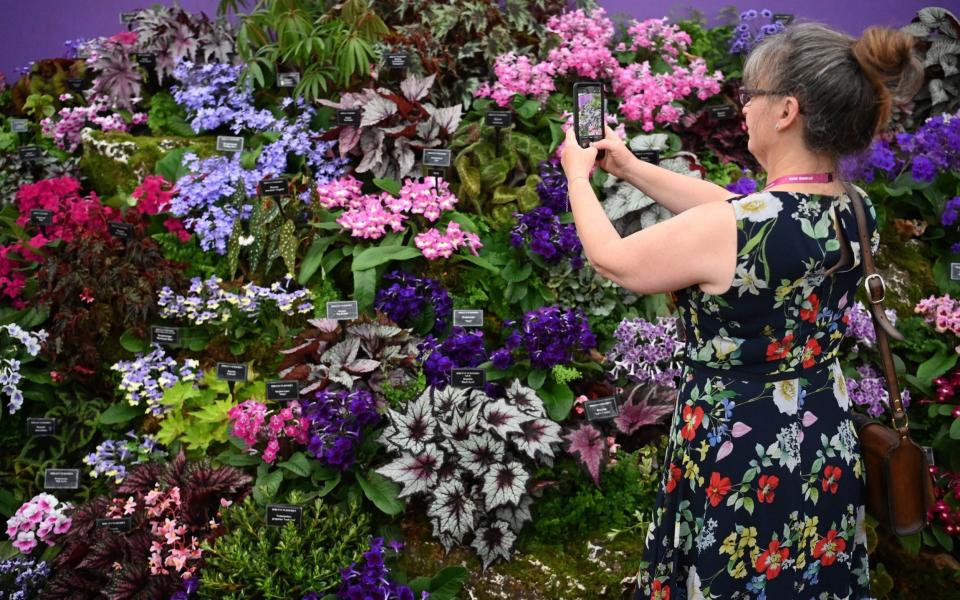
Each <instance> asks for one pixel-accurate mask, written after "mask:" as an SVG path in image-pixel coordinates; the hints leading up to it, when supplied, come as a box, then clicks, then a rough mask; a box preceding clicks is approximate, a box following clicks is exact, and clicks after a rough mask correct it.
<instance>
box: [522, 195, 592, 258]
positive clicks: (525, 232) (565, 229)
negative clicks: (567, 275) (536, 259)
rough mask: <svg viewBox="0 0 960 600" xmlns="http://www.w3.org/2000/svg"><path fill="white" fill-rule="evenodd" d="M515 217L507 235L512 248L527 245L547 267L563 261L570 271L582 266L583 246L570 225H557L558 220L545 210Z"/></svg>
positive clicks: (538, 209) (558, 223)
mask: <svg viewBox="0 0 960 600" xmlns="http://www.w3.org/2000/svg"><path fill="white" fill-rule="evenodd" d="M515 216H516V217H517V220H518V223H517V225H516V226H515V227H514V228H513V229H512V230H511V231H510V244H511V245H512V246H513V247H514V248H519V247H522V246H524V245H527V246H529V248H530V251H531V252H533V253H534V254H537V255H539V256H540V257H542V258H543V259H544V260H545V261H546V262H547V263H550V264H556V263H558V262H560V261H561V260H563V259H565V258H567V259H569V260H570V265H571V266H572V267H573V268H574V269H579V268H580V267H582V266H583V256H582V252H583V245H581V243H580V238H579V237H578V236H577V228H576V226H575V225H574V224H572V223H569V224H566V225H565V224H563V223H561V222H560V217H558V216H557V215H556V214H555V213H554V212H553V210H552V209H550V208H547V207H546V206H541V207H539V208H535V209H533V210H531V211H530V212H528V213H524V214H520V213H516V215H515Z"/></svg>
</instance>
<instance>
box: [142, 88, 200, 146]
mask: <svg viewBox="0 0 960 600" xmlns="http://www.w3.org/2000/svg"><path fill="white" fill-rule="evenodd" d="M147 125H148V126H149V127H150V132H151V133H153V135H179V136H182V137H193V136H195V135H196V132H195V131H194V130H193V127H191V126H190V124H189V123H187V111H185V110H184V108H183V107H182V106H180V105H179V104H177V101H176V100H174V99H173V96H171V95H170V94H169V93H167V92H157V93H156V94H154V95H153V96H152V97H151V98H150V115H149V120H148V121H147Z"/></svg>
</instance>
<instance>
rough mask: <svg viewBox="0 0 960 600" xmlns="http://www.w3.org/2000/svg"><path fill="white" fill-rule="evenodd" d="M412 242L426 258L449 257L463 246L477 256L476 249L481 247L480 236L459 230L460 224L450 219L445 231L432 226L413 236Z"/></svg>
mask: <svg viewBox="0 0 960 600" xmlns="http://www.w3.org/2000/svg"><path fill="white" fill-rule="evenodd" d="M413 243H414V244H416V246H417V248H420V251H421V252H423V256H424V257H425V258H426V259H427V260H436V259H438V258H450V256H451V255H452V254H453V253H454V252H455V251H456V250H458V249H460V248H462V247H464V246H466V247H467V248H469V249H470V252H472V253H473V255H474V256H477V254H478V253H477V250H479V249H480V248H483V244H481V243H480V237H479V236H477V234H475V233H469V232H466V231H463V230H461V229H460V224H459V223H457V222H456V221H451V222H450V223H449V224H448V225H447V230H446V232H445V233H440V230H439V229H437V228H435V227H434V228H431V229H428V230H427V231H425V232H423V233H421V234H420V235H418V236H417V237H416V238H414V240H413Z"/></svg>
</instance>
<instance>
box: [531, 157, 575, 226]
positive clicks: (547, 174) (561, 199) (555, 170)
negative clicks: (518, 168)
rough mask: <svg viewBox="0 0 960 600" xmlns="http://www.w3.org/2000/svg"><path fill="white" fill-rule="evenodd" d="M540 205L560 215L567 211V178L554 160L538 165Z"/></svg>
mask: <svg viewBox="0 0 960 600" xmlns="http://www.w3.org/2000/svg"><path fill="white" fill-rule="evenodd" d="M537 194H538V195H539V196H540V204H541V205H542V206H544V207H546V208H549V209H550V210H552V211H553V212H554V213H555V214H561V213H564V212H567V211H568V210H569V203H568V201H567V177H566V175H564V174H563V170H562V169H561V168H560V162H559V161H558V160H556V159H554V160H545V161H543V162H542V163H540V183H538V184H537Z"/></svg>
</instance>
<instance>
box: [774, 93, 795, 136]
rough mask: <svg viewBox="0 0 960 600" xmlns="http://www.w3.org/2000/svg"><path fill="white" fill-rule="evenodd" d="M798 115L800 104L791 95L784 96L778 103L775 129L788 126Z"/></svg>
mask: <svg viewBox="0 0 960 600" xmlns="http://www.w3.org/2000/svg"><path fill="white" fill-rule="evenodd" d="M799 115H800V104H799V103H798V102H797V99H796V98H794V97H793V96H784V98H783V100H781V103H780V114H779V117H780V118H779V119H778V120H777V129H779V130H783V129H785V128H787V127H789V126H790V125H791V124H792V123H793V122H794V121H795V120H797V117H799Z"/></svg>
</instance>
